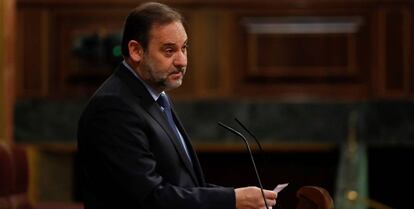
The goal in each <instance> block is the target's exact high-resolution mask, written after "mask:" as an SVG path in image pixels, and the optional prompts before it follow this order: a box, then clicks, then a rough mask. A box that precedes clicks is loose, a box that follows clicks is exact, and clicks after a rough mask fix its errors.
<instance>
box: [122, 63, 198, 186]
mask: <svg viewBox="0 0 414 209" xmlns="http://www.w3.org/2000/svg"><path fill="white" fill-rule="evenodd" d="M117 73H118V74H119V75H120V77H121V78H122V79H123V80H124V81H125V82H126V83H127V85H128V86H129V87H130V88H131V90H132V91H133V92H134V93H135V94H136V95H137V96H138V97H140V98H141V99H140V102H141V106H142V107H143V109H145V110H146V111H147V112H148V113H149V114H150V115H151V116H152V117H153V118H154V120H155V121H157V122H158V124H159V125H160V126H161V127H162V129H163V130H164V131H165V132H166V133H167V135H168V136H169V137H168V138H169V140H170V141H171V142H172V143H173V145H174V148H175V150H176V152H177V153H178V155H179V156H180V159H181V161H182V162H183V163H184V165H185V167H186V168H187V170H188V172H189V173H190V174H191V177H192V178H193V180H194V182H195V183H197V184H200V182H199V179H198V178H197V177H196V174H195V172H194V168H193V165H192V164H191V162H190V160H189V159H188V156H187V154H186V153H185V150H184V148H183V146H182V145H181V143H180V142H179V139H177V136H176V135H175V134H174V132H173V130H172V129H171V127H170V125H169V124H168V121H167V118H166V116H165V115H164V113H163V112H162V111H161V109H160V107H159V106H158V104H157V103H156V102H155V101H154V99H153V98H152V96H151V95H150V93H149V92H148V90H147V89H146V88H145V86H144V85H143V84H142V83H141V82H140V81H139V79H137V78H136V77H135V76H134V75H133V74H132V73H131V72H129V71H128V69H126V67H125V66H124V65H123V64H122V65H121V66H120V68H119V69H118V72H117ZM173 115H174V118H175V119H176V115H175V112H174V111H173ZM176 121H178V120H176ZM176 124H177V128H178V129H179V130H180V132H181V134H182V135H183V137H184V140H185V141H186V144H187V145H188V146H187V148H188V149H189V150H192V147H191V145H190V144H189V142H188V139H187V134H186V133H185V131H184V129H183V128H182V125H181V123H180V122H179V121H178V122H177V123H176ZM190 156H195V155H194V153H193V151H192V153H191V154H190ZM194 159H196V158H194ZM194 163H198V161H194ZM197 167H198V165H197ZM197 173H199V172H197Z"/></svg>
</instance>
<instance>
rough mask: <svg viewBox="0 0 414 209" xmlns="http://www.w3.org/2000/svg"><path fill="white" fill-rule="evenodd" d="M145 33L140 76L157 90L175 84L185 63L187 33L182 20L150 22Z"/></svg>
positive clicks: (185, 65) (176, 84) (182, 72)
mask: <svg viewBox="0 0 414 209" xmlns="http://www.w3.org/2000/svg"><path fill="white" fill-rule="evenodd" d="M149 37H150V38H149V42H148V49H147V50H146V52H144V56H143V59H142V60H141V65H140V69H139V71H140V76H141V77H142V79H143V80H144V81H145V82H146V83H147V84H148V85H150V86H151V87H152V88H154V89H155V90H156V91H158V92H161V91H164V90H170V89H174V88H177V87H179V86H180V85H181V84H182V80H183V77H184V74H185V72H186V67H187V33H186V32H185V29H184V27H183V25H182V23H180V22H172V23H170V24H166V25H154V26H153V27H152V29H151V31H150V36H149Z"/></svg>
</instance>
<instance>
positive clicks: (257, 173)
mask: <svg viewBox="0 0 414 209" xmlns="http://www.w3.org/2000/svg"><path fill="white" fill-rule="evenodd" d="M218 124H219V125H220V126H221V127H223V128H225V129H227V130H229V131H230V132H232V133H234V134H236V135H237V136H240V138H242V139H243V141H244V143H245V144H246V147H247V150H248V151H249V155H250V159H251V160H252V164H253V168H254V171H255V173H256V178H257V181H258V182H259V186H260V191H261V192H262V197H263V201H264V202H265V205H266V209H269V206H268V205H267V202H266V197H265V195H264V191H263V186H262V181H261V180H260V176H259V172H257V168H256V163H255V162H254V158H253V154H252V150H251V149H250V145H249V142H248V141H247V139H246V137H244V135H243V134H241V133H240V132H238V131H236V130H234V129H233V128H231V127H229V126H227V125H225V124H223V123H221V122H218Z"/></svg>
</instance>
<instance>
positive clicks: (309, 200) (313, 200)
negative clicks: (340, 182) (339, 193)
mask: <svg viewBox="0 0 414 209" xmlns="http://www.w3.org/2000/svg"><path fill="white" fill-rule="evenodd" d="M296 197H297V198H299V203H298V205H297V206H296V209H333V208H334V203H333V199H332V197H331V195H330V194H329V192H328V191H326V189H324V188H322V187H318V186H303V187H301V188H299V190H298V191H297V192H296Z"/></svg>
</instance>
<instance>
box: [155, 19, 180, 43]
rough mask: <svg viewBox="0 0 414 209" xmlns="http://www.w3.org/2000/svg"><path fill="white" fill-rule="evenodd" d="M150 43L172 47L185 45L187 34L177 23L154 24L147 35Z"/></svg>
mask: <svg viewBox="0 0 414 209" xmlns="http://www.w3.org/2000/svg"><path fill="white" fill-rule="evenodd" d="M149 35H150V36H149V38H150V40H149V41H150V42H153V41H155V42H156V43H157V44H161V45H165V44H167V45H174V44H185V43H187V32H186V31H185V28H184V26H183V24H182V23H181V22H179V21H175V22H171V23H166V24H154V25H153V26H152V28H151V30H150V34H149Z"/></svg>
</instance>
